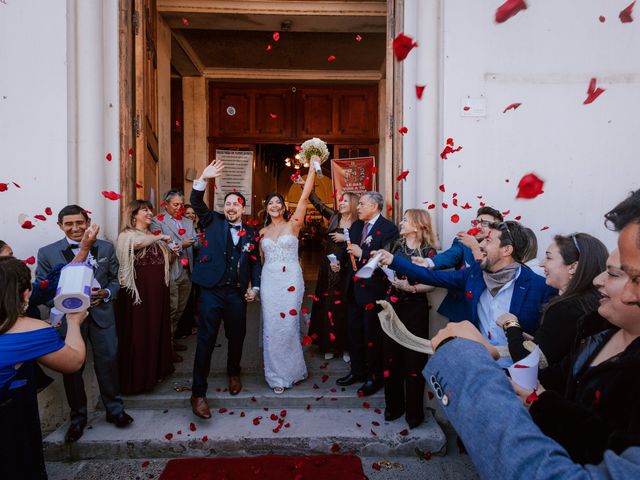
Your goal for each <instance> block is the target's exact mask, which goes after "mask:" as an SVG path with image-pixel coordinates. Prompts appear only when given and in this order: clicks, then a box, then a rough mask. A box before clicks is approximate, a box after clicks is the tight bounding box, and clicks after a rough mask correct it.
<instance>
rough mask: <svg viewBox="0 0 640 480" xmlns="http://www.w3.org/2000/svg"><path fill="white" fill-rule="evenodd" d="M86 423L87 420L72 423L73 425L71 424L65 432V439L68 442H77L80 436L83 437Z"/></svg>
mask: <svg viewBox="0 0 640 480" xmlns="http://www.w3.org/2000/svg"><path fill="white" fill-rule="evenodd" d="M86 425H87V424H86V423H85V422H83V423H72V424H71V425H69V429H68V430H67V433H65V434H64V441H65V442H66V443H72V442H77V441H78V440H79V439H80V437H82V434H83V433H84V427H85V426H86Z"/></svg>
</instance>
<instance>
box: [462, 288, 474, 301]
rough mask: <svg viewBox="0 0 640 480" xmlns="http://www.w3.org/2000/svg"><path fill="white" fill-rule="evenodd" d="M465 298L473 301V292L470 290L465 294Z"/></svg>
mask: <svg viewBox="0 0 640 480" xmlns="http://www.w3.org/2000/svg"><path fill="white" fill-rule="evenodd" d="M464 295H465V297H467V298H468V299H472V298H473V292H472V291H470V290H468V291H467V292H466V293H465V294H464Z"/></svg>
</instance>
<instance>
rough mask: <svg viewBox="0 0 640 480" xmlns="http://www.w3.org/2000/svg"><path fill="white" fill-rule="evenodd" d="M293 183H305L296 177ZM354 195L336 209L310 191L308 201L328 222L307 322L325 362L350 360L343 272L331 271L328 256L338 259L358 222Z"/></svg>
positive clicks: (347, 194)
mask: <svg viewBox="0 0 640 480" xmlns="http://www.w3.org/2000/svg"><path fill="white" fill-rule="evenodd" d="M296 182H297V183H298V184H302V185H303V184H304V180H303V179H302V177H300V176H298V177H297V180H296ZM359 198H360V197H359V196H358V195H357V194H356V193H351V192H345V193H343V194H342V195H340V196H339V197H338V199H337V203H338V208H337V209H336V210H334V209H332V208H329V207H327V206H326V205H325V204H324V203H322V200H321V199H320V197H318V196H317V195H316V194H315V192H313V191H312V192H311V195H310V196H309V201H310V202H311V204H312V205H313V206H314V207H315V209H316V210H318V212H319V213H320V214H321V215H322V216H323V217H324V218H326V219H327V220H328V221H329V225H328V227H327V233H326V235H325V236H324V238H323V241H322V253H323V255H322V258H321V259H320V268H319V271H318V281H317V282H316V291H315V296H314V298H313V307H312V309H311V318H310V322H309V333H308V335H309V337H311V339H312V342H313V343H314V344H315V345H317V346H318V348H319V349H320V353H323V354H324V356H325V357H324V358H325V360H329V359H331V358H333V357H334V355H341V354H344V356H343V358H344V359H345V361H349V357H348V353H347V351H346V350H347V318H346V303H347V299H346V292H345V289H344V280H345V275H346V270H345V269H340V270H339V271H337V272H336V271H333V270H332V269H331V262H330V261H329V258H328V256H330V255H334V256H335V257H337V258H341V255H342V252H343V251H344V250H346V241H345V235H344V233H345V229H348V228H351V224H352V223H353V222H354V221H356V220H357V219H358V211H357V208H358V199H359Z"/></svg>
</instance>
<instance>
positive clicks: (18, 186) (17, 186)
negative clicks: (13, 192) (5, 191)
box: [11, 182, 22, 188]
mask: <svg viewBox="0 0 640 480" xmlns="http://www.w3.org/2000/svg"><path fill="white" fill-rule="evenodd" d="M11 183H13V185H14V186H15V187H16V188H22V187H21V186H20V185H18V184H17V183H16V182H11Z"/></svg>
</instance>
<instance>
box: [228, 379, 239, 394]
mask: <svg viewBox="0 0 640 480" xmlns="http://www.w3.org/2000/svg"><path fill="white" fill-rule="evenodd" d="M240 390H242V382H241V381H240V377H239V376H237V375H232V376H230V377H229V393H230V394H231V395H237V394H239V393H240Z"/></svg>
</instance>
